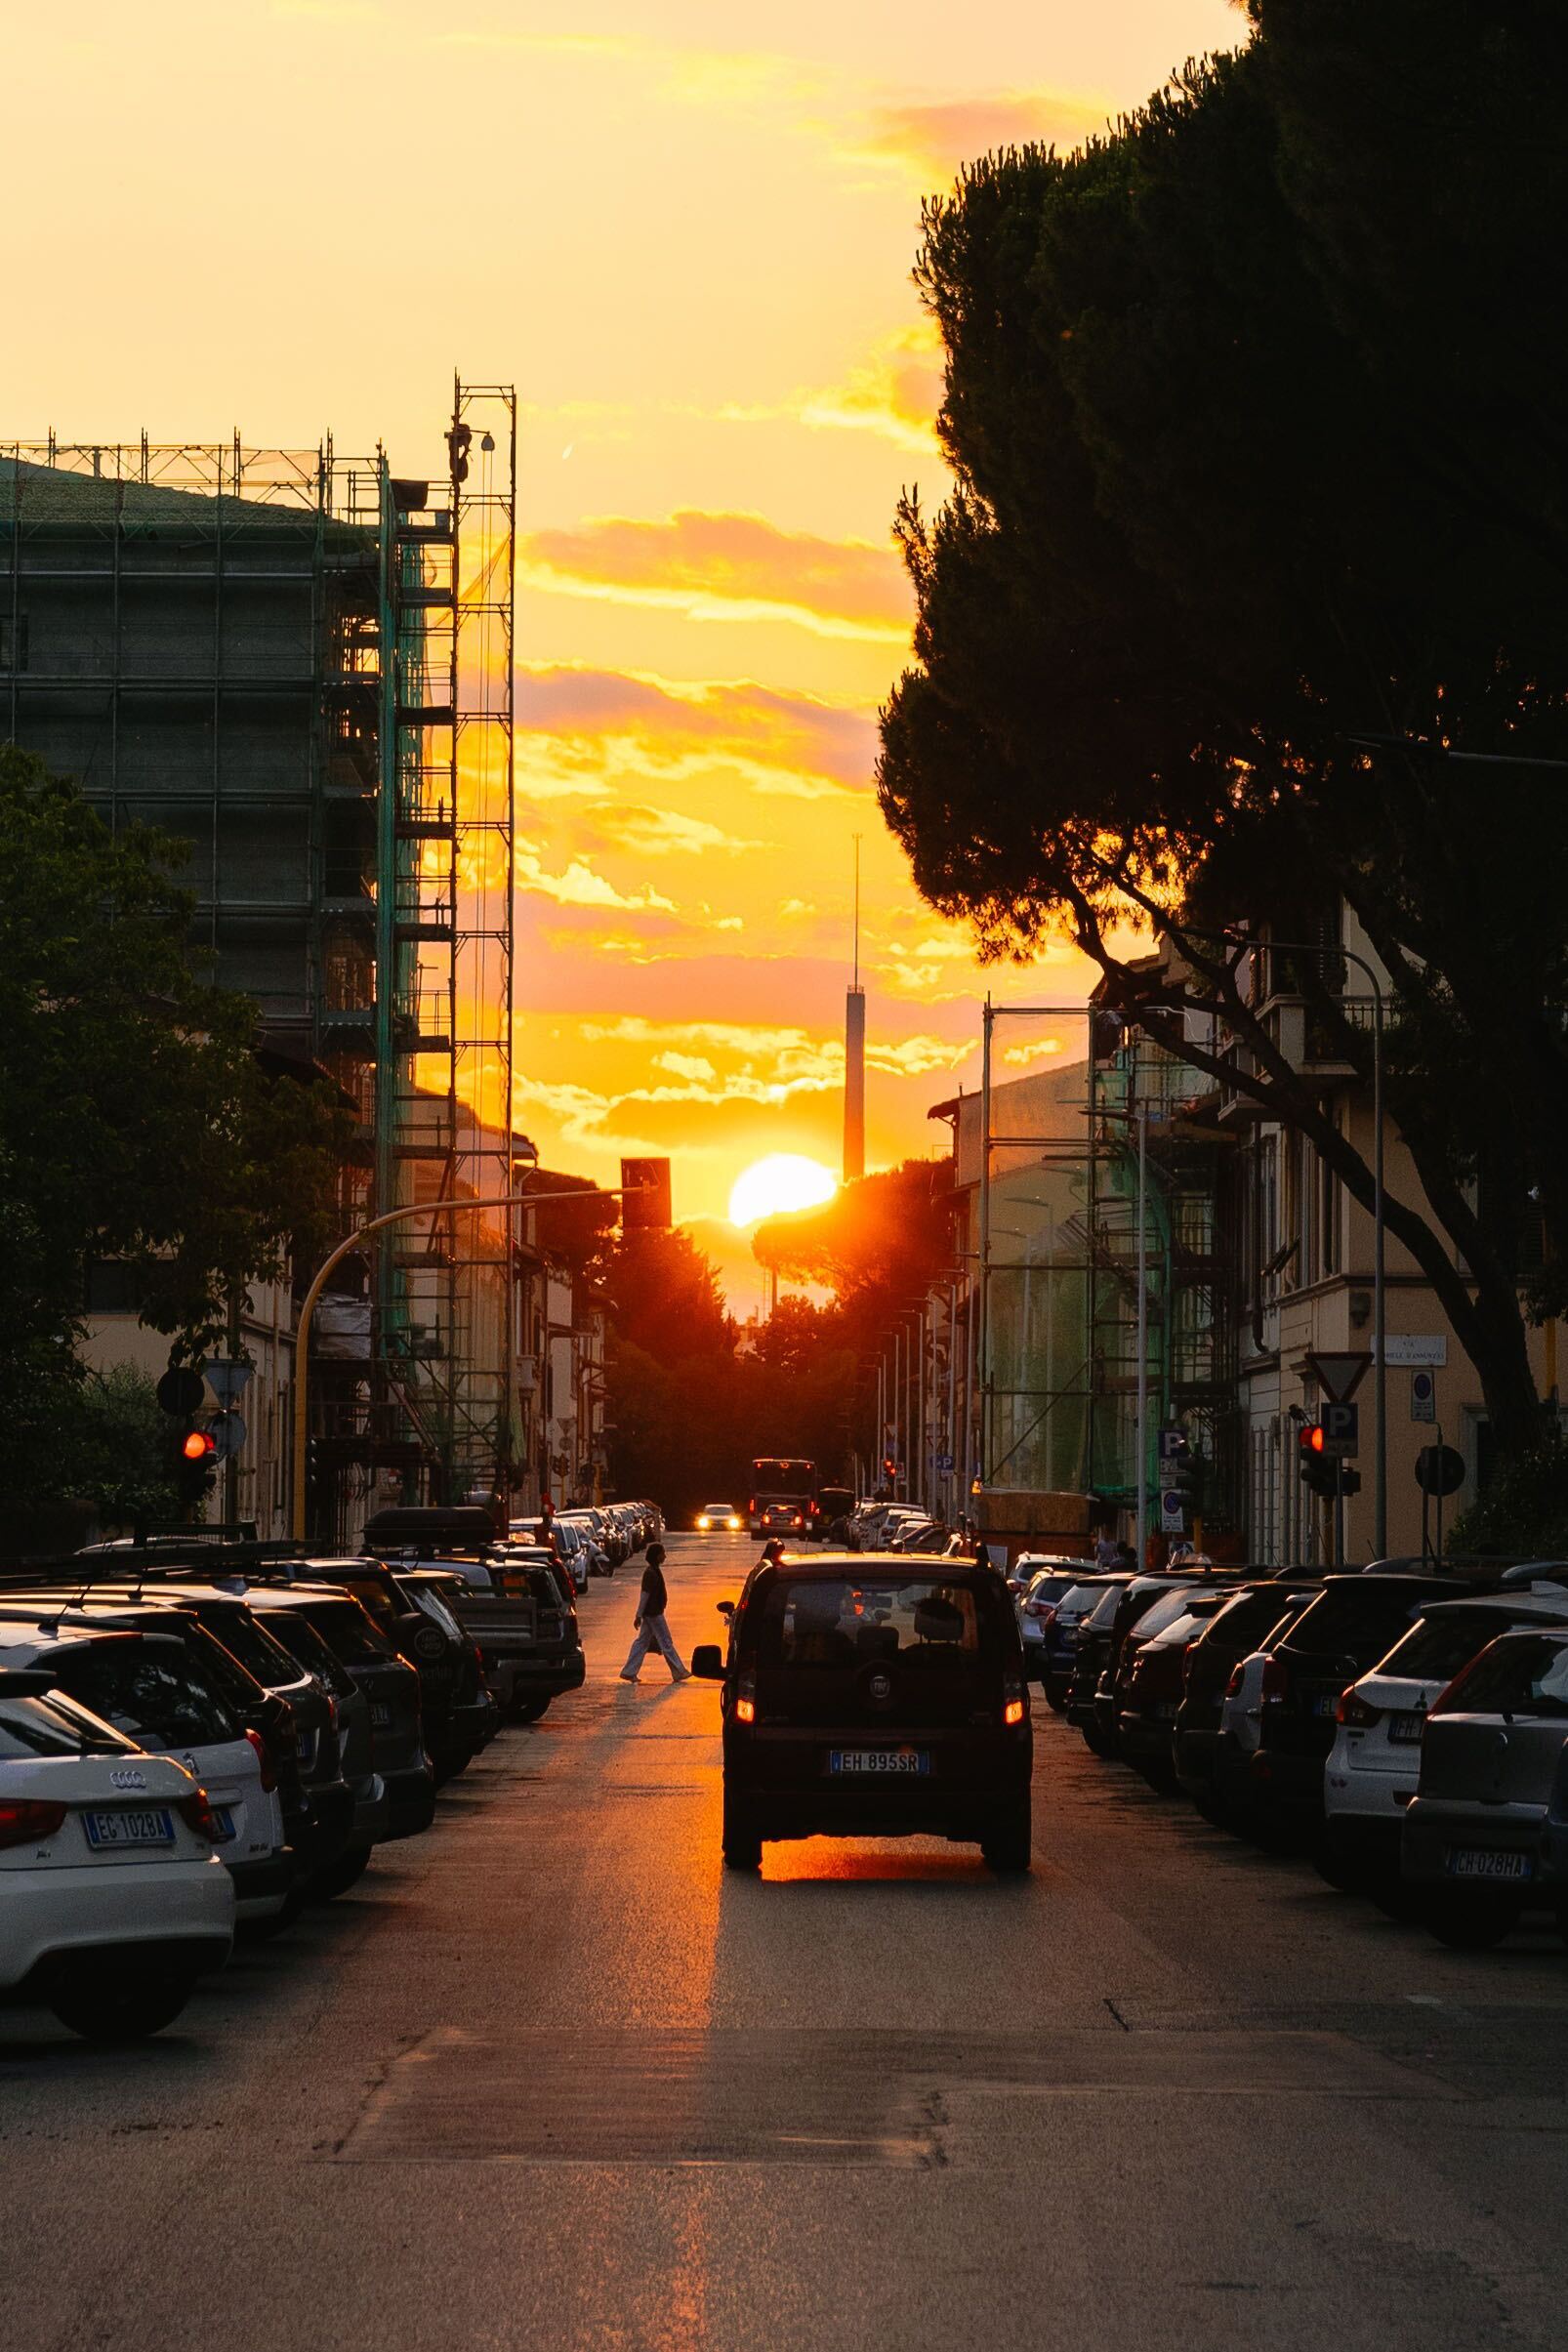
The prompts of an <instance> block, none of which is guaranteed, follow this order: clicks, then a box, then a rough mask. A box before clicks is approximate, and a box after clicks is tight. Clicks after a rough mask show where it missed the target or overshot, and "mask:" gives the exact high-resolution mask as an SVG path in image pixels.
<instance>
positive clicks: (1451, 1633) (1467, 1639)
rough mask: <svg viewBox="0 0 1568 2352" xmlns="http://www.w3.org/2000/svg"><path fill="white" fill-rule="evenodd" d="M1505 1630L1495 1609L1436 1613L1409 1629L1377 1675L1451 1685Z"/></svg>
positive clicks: (1389, 1653)
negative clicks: (1403, 1676)
mask: <svg viewBox="0 0 1568 2352" xmlns="http://www.w3.org/2000/svg"><path fill="white" fill-rule="evenodd" d="M1507 1630H1508V1620H1507V1618H1506V1616H1505V1615H1504V1614H1503V1613H1502V1612H1501V1611H1499V1610H1497V1609H1448V1608H1444V1609H1439V1610H1438V1611H1437V1612H1436V1613H1435V1614H1434V1615H1433V1616H1431V1617H1424V1618H1423V1619H1422V1621H1421V1623H1420V1625H1416V1626H1412V1627H1411V1629H1410V1631H1409V1632H1408V1633H1407V1634H1406V1635H1405V1636H1404V1639H1403V1640H1402V1641H1396V1642H1395V1644H1394V1646H1393V1648H1392V1649H1391V1650H1390V1651H1389V1652H1388V1655H1387V1657H1386V1658H1384V1659H1382V1660H1381V1661H1380V1663H1379V1666H1378V1670H1377V1671H1378V1672H1379V1673H1380V1674H1404V1675H1408V1676H1409V1677H1410V1679H1411V1680H1412V1681H1413V1682H1451V1681H1452V1680H1453V1678H1454V1676H1455V1675H1456V1674H1457V1673H1458V1672H1459V1671H1460V1669H1461V1667H1465V1666H1468V1665H1469V1663H1470V1660H1471V1659H1472V1658H1473V1657H1475V1656H1476V1655H1477V1653H1478V1652H1480V1651H1481V1650H1484V1649H1485V1647H1486V1645H1487V1643H1488V1642H1489V1641H1492V1640H1495V1639H1496V1637H1497V1635H1498V1634H1499V1633H1505V1632H1506V1631H1507Z"/></svg>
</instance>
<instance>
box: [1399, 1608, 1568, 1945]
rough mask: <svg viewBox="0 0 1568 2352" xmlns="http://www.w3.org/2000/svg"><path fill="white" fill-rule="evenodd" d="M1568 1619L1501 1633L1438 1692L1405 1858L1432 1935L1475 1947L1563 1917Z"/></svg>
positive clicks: (1567, 1889) (1567, 1862)
mask: <svg viewBox="0 0 1568 2352" xmlns="http://www.w3.org/2000/svg"><path fill="white" fill-rule="evenodd" d="M1565 1755H1568V1628H1565V1629H1560V1630H1549V1631H1548V1630H1546V1629H1542V1630H1536V1631H1531V1632H1524V1631H1519V1632H1512V1633H1504V1634H1501V1635H1500V1636H1499V1637H1498V1639H1496V1640H1495V1641H1492V1642H1490V1643H1489V1644H1488V1645H1487V1647H1486V1648H1485V1649H1484V1650H1483V1651H1482V1652H1481V1654H1480V1656H1479V1657H1478V1658H1475V1659H1473V1660H1472V1661H1471V1663H1470V1664H1469V1665H1468V1666H1467V1667H1465V1670H1464V1671H1463V1672H1462V1673H1460V1674H1459V1675H1458V1677H1457V1678H1456V1679H1455V1680H1454V1681H1453V1682H1451V1683H1450V1684H1449V1686H1448V1688H1447V1689H1446V1690H1445V1691H1443V1692H1442V1693H1441V1694H1440V1696H1439V1697H1438V1698H1437V1699H1435V1700H1434V1701H1433V1703H1432V1705H1431V1707H1430V1708H1429V1709H1428V1711H1427V1717H1426V1727H1425V1730H1424V1734H1423V1736H1422V1754H1421V1778H1420V1781H1419V1783H1418V1786H1417V1791H1416V1795H1415V1797H1414V1798H1413V1800H1412V1802H1411V1803H1410V1805H1409V1806H1408V1807H1407V1808H1406V1811H1405V1817H1404V1832H1403V1840H1402V1849H1401V1852H1402V1866H1403V1871H1404V1877H1405V1880H1406V1883H1407V1885H1408V1886H1409V1888H1410V1890H1411V1892H1412V1894H1413V1895H1414V1896H1415V1898H1416V1900H1417V1901H1418V1903H1419V1904H1420V1906H1421V1910H1422V1913H1423V1916H1424V1919H1425V1920H1426V1923H1427V1925H1428V1926H1429V1927H1430V1928H1431V1930H1432V1933H1433V1934H1434V1935H1436V1936H1437V1937H1438V1938H1439V1939H1440V1940H1441V1941H1442V1942H1443V1943H1445V1944H1452V1945H1456V1946H1458V1947H1460V1948H1461V1949H1464V1950H1470V1951H1474V1950H1479V1949H1482V1948H1484V1947H1485V1946H1487V1945H1489V1944H1495V1943H1499V1942H1501V1940H1502V1938H1503V1937H1504V1936H1506V1934H1507V1933H1508V1932H1509V1930H1510V1929H1511V1928H1512V1927H1514V1926H1516V1925H1517V1924H1518V1922H1519V1920H1520V1919H1522V1917H1523V1916H1524V1914H1525V1913H1526V1912H1527V1911H1532V1912H1539V1911H1547V1912H1551V1913H1554V1914H1555V1915H1556V1918H1557V1919H1558V1921H1559V1922H1560V1923H1561V1924H1563V1925H1564V1926H1568V1770H1565V1768H1564V1758H1565Z"/></svg>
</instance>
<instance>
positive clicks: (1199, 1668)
mask: <svg viewBox="0 0 1568 2352" xmlns="http://www.w3.org/2000/svg"><path fill="white" fill-rule="evenodd" d="M1320 1583H1321V1580H1320V1579H1317V1578H1309V1577H1303V1576H1295V1575H1289V1574H1287V1573H1286V1572H1283V1571H1282V1572H1281V1574H1280V1577H1279V1581H1278V1582H1277V1583H1276V1582H1274V1581H1273V1580H1272V1579H1263V1580H1260V1581H1259V1583H1257V1584H1244V1585H1242V1586H1241V1587H1240V1588H1239V1589H1236V1590H1234V1591H1233V1592H1231V1594H1230V1595H1229V1596H1228V1598H1227V1599H1226V1600H1225V1601H1224V1602H1223V1603H1222V1604H1221V1606H1220V1607H1219V1608H1218V1609H1217V1611H1216V1612H1215V1614H1214V1615H1213V1616H1212V1617H1211V1618H1210V1619H1209V1621H1208V1623H1207V1625H1206V1626H1205V1627H1204V1629H1203V1630H1202V1631H1201V1632H1200V1634H1199V1635H1198V1638H1197V1639H1196V1640H1195V1641H1194V1642H1193V1644H1192V1646H1191V1648H1190V1649H1189V1650H1188V1651H1187V1654H1186V1658H1185V1661H1184V1663H1183V1667H1182V1681H1181V1698H1180V1703H1179V1705H1178V1706H1177V1708H1176V1731H1175V1740H1174V1745H1173V1752H1172V1753H1173V1762H1174V1765H1175V1769H1176V1779H1177V1780H1178V1781H1179V1783H1180V1785H1181V1787H1182V1788H1183V1789H1184V1790H1185V1791H1186V1793H1187V1795H1189V1796H1190V1797H1191V1798H1192V1800H1193V1802H1194V1804H1196V1806H1197V1807H1198V1810H1199V1812H1200V1813H1204V1814H1207V1815H1209V1816H1210V1817H1211V1818H1214V1819H1217V1818H1219V1817H1220V1816H1221V1811H1222V1804H1223V1799H1222V1796H1221V1791H1220V1750H1221V1740H1222V1732H1221V1718H1222V1715H1223V1712H1224V1707H1225V1699H1226V1691H1227V1688H1228V1686H1229V1684H1230V1683H1231V1681H1232V1678H1233V1677H1235V1678H1236V1679H1237V1690H1238V1695H1239V1693H1240V1683H1241V1679H1242V1677H1243V1671H1244V1670H1243V1661H1244V1660H1245V1659H1247V1658H1249V1657H1252V1656H1254V1655H1255V1654H1256V1655H1257V1656H1258V1658H1259V1666H1258V1676H1259V1681H1260V1680H1261V1674H1262V1657H1261V1653H1262V1651H1263V1649H1264V1647H1265V1646H1266V1643H1267V1640H1268V1637H1269V1636H1270V1635H1271V1634H1272V1633H1274V1632H1275V1630H1282V1629H1283V1627H1284V1625H1285V1624H1286V1623H1287V1622H1288V1620H1289V1616H1290V1615H1291V1614H1294V1613H1295V1612H1297V1611H1299V1610H1300V1609H1302V1608H1304V1606H1305V1605H1306V1602H1307V1601H1308V1600H1309V1599H1311V1598H1312V1597H1313V1595H1314V1594H1315V1593H1316V1592H1317V1591H1318V1589H1320ZM1252 1706H1253V1696H1252V1694H1251V1693H1249V1694H1248V1696H1247V1698H1246V1699H1245V1700H1244V1701H1243V1702H1242V1705H1241V1708H1240V1711H1239V1712H1240V1715H1241V1717H1242V1719H1243V1720H1245V1721H1247V1722H1248V1723H1249V1725H1250V1727H1251V1728H1252V1729H1253V1732H1254V1736H1253V1737H1252V1738H1251V1739H1250V1740H1249V1742H1248V1754H1249V1757H1250V1755H1251V1752H1252V1750H1253V1749H1254V1748H1256V1746H1257V1739H1256V1717H1255V1716H1253V1715H1252V1714H1251V1713H1250V1712H1249V1711H1250V1710H1251V1708H1252ZM1250 1773H1251V1766H1250V1762H1249V1764H1248V1766H1247V1774H1248V1778H1247V1781H1246V1784H1245V1786H1246V1794H1247V1795H1249V1797H1250V1795H1251V1779H1250Z"/></svg>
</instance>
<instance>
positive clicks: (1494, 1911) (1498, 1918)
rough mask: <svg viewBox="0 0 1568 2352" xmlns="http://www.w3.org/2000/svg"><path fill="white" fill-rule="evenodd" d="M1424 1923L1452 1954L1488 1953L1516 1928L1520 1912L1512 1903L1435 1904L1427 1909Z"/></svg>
mask: <svg viewBox="0 0 1568 2352" xmlns="http://www.w3.org/2000/svg"><path fill="white" fill-rule="evenodd" d="M1426 1924H1427V1926H1428V1927H1429V1928H1430V1929H1431V1931H1432V1933H1433V1935H1434V1936H1436V1938H1437V1940H1438V1942H1439V1943H1440V1944H1446V1945H1447V1946H1448V1948H1449V1950H1450V1951H1451V1952H1490V1951H1491V1949H1492V1947H1493V1945H1494V1944H1501V1943H1502V1941H1503V1939H1504V1937H1505V1936H1506V1935H1508V1934H1510V1933H1511V1932H1512V1930H1513V1929H1514V1928H1515V1927H1517V1925H1518V1924H1519V1911H1518V1906H1517V1905H1516V1904H1512V1903H1465V1902H1458V1903H1456V1902H1452V1901H1450V1902H1446V1903H1445V1902H1438V1903H1433V1904H1429V1905H1428V1906H1427V1910H1426Z"/></svg>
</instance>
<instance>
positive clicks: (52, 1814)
mask: <svg viewBox="0 0 1568 2352" xmlns="http://www.w3.org/2000/svg"><path fill="white" fill-rule="evenodd" d="M64 1826H65V1808H64V1806H63V1805H46V1804H44V1803H42V1802H41V1801H40V1800H38V1799H37V1798H34V1797H23V1798H21V1799H20V1800H19V1801H18V1802H17V1803H15V1804H9V1805H0V1846H7V1845H31V1844H32V1842H33V1840H34V1838H42V1837H53V1836H54V1835H55V1833H56V1831H57V1830H61V1829H63V1828H64Z"/></svg>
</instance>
